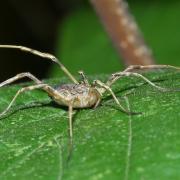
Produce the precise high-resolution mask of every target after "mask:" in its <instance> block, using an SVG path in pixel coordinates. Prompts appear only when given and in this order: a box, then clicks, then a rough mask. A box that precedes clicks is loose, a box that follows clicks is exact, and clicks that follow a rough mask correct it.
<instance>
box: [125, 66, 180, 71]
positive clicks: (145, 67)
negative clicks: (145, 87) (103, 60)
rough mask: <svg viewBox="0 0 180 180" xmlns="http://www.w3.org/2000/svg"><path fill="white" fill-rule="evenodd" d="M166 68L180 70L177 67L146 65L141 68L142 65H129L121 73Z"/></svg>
mask: <svg viewBox="0 0 180 180" xmlns="http://www.w3.org/2000/svg"><path fill="white" fill-rule="evenodd" d="M166 68H173V69H177V70H180V68H179V67H175V66H171V65H163V64H162V65H155V64H154V65H147V66H142V65H131V66H129V67H127V68H126V69H125V70H124V71H123V72H131V71H134V70H144V69H147V70H148V69H166Z"/></svg>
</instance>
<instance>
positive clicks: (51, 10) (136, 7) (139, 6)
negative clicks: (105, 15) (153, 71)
mask: <svg viewBox="0 0 180 180" xmlns="http://www.w3.org/2000/svg"><path fill="white" fill-rule="evenodd" d="M128 2H129V4H130V8H131V11H132V12H133V14H134V15H135V17H136V19H137V21H138V24H139V25H140V27H141V31H142V32H143V34H144V37H145V39H146V41H147V42H148V44H149V45H150V47H151V48H152V49H153V52H154V55H155V58H156V59H157V63H158V64H172V65H180V60H179V58H180V50H179V49H180V31H179V28H180V21H179V18H180V11H179V9H180V3H179V2H178V1H176V0H174V1H171V2H165V1H162V0H158V1H157V0H156V1H155V0H154V1H151V2H147V1H145V0H139V1H136V2H134V1H128ZM0 23H1V26H0V27H1V28H0V44H17V45H25V46H28V47H31V48H34V49H38V50H41V51H45V52H50V53H53V54H56V55H57V56H58V57H62V59H63V60H62V61H63V63H64V62H65V64H67V65H68V67H69V68H70V69H71V70H72V72H73V73H74V72H76V71H77V70H79V69H81V68H83V69H85V70H86V71H87V73H88V74H95V73H96V74H97V73H110V72H111V71H115V70H117V69H120V68H122V66H123V65H122V64H120V61H119V58H118V57H117V55H116V52H115V51H114V50H113V47H112V44H111V42H110V40H109V38H108V37H107V35H106V33H104V30H103V27H102V26H101V24H100V22H99V20H98V18H97V16H96V15H95V13H94V10H93V8H92V7H91V5H90V4H89V3H88V1H83V0H71V1H70V0H38V1H37V0H26V1H24V0H6V1H2V2H1V6H0ZM106 58H107V59H106ZM109 59H113V60H112V61H110V60H109ZM91 61H92V62H91ZM118 64H120V65H118ZM50 65H51V63H48V62H47V61H43V60H42V59H40V58H38V57H36V56H34V55H29V54H27V53H23V52H19V51H17V50H10V49H6V50H5V49H0V81H3V80H5V79H7V78H8V77H11V76H14V75H15V74H17V73H20V72H26V71H29V72H32V73H33V74H35V75H36V76H38V77H39V78H46V77H47V76H49V75H56V69H55V68H52V67H51V66H50ZM108 68H109V69H108Z"/></svg>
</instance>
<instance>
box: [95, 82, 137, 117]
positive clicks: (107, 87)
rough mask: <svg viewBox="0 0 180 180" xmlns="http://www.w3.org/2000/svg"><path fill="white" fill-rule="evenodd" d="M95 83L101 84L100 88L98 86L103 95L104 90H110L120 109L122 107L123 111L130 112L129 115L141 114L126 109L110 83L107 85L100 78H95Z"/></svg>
mask: <svg viewBox="0 0 180 180" xmlns="http://www.w3.org/2000/svg"><path fill="white" fill-rule="evenodd" d="M93 83H94V84H95V85H98V86H100V89H99V88H97V90H98V91H99V93H100V94H101V95H102V94H103V93H104V92H106V90H107V91H109V93H110V94H111V95H112V97H113V99H114V101H115V102H116V104H117V105H118V106H119V107H120V109H121V110H122V111H123V112H125V113H127V114H129V115H132V114H139V113H134V112H130V111H128V110H126V109H125V108H124V107H123V106H122V105H121V104H120V102H119V100H118V99H117V97H116V95H115V94H114V92H113V91H112V89H111V88H110V87H109V86H108V85H106V84H105V83H103V82H101V81H100V80H95V81H94V82H93Z"/></svg>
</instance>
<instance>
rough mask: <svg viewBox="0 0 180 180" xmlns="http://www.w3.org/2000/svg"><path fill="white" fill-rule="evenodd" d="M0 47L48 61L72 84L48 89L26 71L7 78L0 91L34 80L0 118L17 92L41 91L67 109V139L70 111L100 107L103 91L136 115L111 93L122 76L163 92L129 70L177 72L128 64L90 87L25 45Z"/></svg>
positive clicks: (70, 124) (44, 55) (160, 66)
mask: <svg viewBox="0 0 180 180" xmlns="http://www.w3.org/2000/svg"><path fill="white" fill-rule="evenodd" d="M0 48H11V49H18V50H21V51H25V52H29V53H31V54H34V55H37V56H40V57H42V58H45V59H48V60H51V61H53V62H54V63H56V64H57V65H59V67H60V68H61V70H62V71H63V72H64V73H65V74H66V75H67V76H68V77H69V79H70V80H71V81H72V83H70V84H63V85H58V86H56V87H51V86H50V85H49V84H46V83H43V82H42V81H41V80H39V79H38V78H37V77H35V76H34V75H32V74H31V73H29V72H23V73H20V74H17V75H16V76H14V77H12V78H9V79H7V80H6V81H4V82H1V83H0V88H1V87H3V86H5V85H8V84H11V83H13V82H14V81H16V80H19V79H22V78H25V77H27V78H29V79H31V80H32V81H34V83H35V84H34V85H30V86H27V87H22V88H21V89H20V90H18V91H17V93H16V94H15V96H14V97H13V99H12V101H11V102H10V103H9V105H8V106H7V108H6V109H5V110H4V111H3V112H1V113H0V117H1V116H3V115H4V114H6V113H7V111H8V110H9V109H10V108H11V106H12V105H13V103H14V102H15V100H16V98H17V97H18V96H19V95H20V94H21V93H24V92H26V91H32V90H35V89H41V90H43V91H45V92H46V93H47V94H48V95H49V96H50V97H51V98H52V99H53V100H54V101H55V102H56V103H57V104H59V105H63V106H67V107H68V113H69V136H70V138H71V139H72V138H73V127H72V115H73V108H90V107H94V108H96V107H97V106H98V105H99V104H100V102H101V100H102V96H103V94H104V93H105V92H107V91H108V92H109V93H110V94H111V95H112V97H113V99H114V101H115V103H116V104H117V105H118V106H119V108H120V109H121V111H123V112H125V113H127V114H129V115H131V114H136V113H133V112H130V111H129V110H127V109H125V108H124V107H123V106H122V105H121V103H120V102H119V100H118V99H117V97H116V95H115V93H114V92H113V91H112V89H111V86H112V84H114V83H115V82H116V81H117V80H118V79H120V78H122V77H124V76H128V77H129V76H134V77H138V78H140V79H142V80H144V81H145V82H147V83H148V84H149V85H151V86H153V87H154V88H156V89H158V90H160V91H167V89H166V88H163V87H160V86H157V85H156V84H154V83H153V82H151V81H150V80H149V79H147V78H146V77H144V76H143V75H141V74H139V73H137V72H133V71H134V70H143V69H155V68H174V69H178V70H180V68H179V67H174V66H170V65H148V66H141V65H132V66H129V67H127V68H126V69H125V70H124V71H121V72H116V73H113V74H112V75H111V76H110V77H109V79H108V80H107V82H105V83H104V82H102V81H100V80H94V81H93V82H92V83H91V84H90V83H89V81H88V79H87V78H86V76H85V74H84V72H83V71H79V74H80V76H81V79H82V80H81V81H78V80H76V78H75V77H74V76H73V75H72V74H71V73H70V72H69V71H68V70H67V69H66V67H65V66H64V65H63V64H62V63H61V62H60V61H59V60H58V59H57V58H56V57H55V56H54V55H52V54H49V53H44V52H40V51H37V50H34V49H31V48H28V47H25V46H18V45H0Z"/></svg>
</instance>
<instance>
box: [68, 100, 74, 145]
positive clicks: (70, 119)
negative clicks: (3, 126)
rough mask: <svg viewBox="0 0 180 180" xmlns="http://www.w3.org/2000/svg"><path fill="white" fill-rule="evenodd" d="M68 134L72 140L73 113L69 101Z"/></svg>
mask: <svg viewBox="0 0 180 180" xmlns="http://www.w3.org/2000/svg"><path fill="white" fill-rule="evenodd" d="M68 113H69V136H70V139H71V142H72V139H73V124H72V115H73V107H72V103H70V105H69V112H68Z"/></svg>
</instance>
